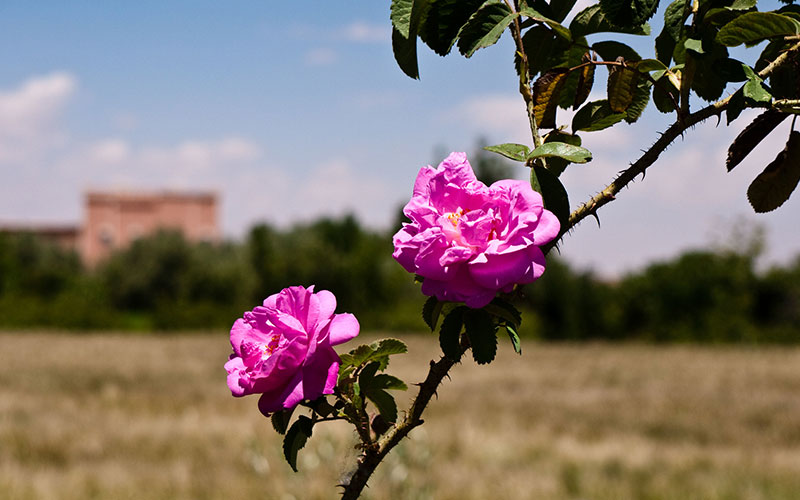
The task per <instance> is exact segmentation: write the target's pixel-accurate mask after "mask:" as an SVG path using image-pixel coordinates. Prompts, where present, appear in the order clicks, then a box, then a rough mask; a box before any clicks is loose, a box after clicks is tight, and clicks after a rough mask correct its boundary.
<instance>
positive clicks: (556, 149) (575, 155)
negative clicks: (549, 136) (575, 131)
mask: <svg viewBox="0 0 800 500" xmlns="http://www.w3.org/2000/svg"><path fill="white" fill-rule="evenodd" d="M551 156H555V157H558V158H563V159H565V160H567V161H570V162H573V163H586V162H589V161H592V153H591V151H589V150H588V149H586V148H582V147H580V146H573V145H572V144H567V143H564V142H546V143H544V144H542V145H541V146H539V147H538V148H536V149H534V150H533V151H531V152H530V153H529V154H528V159H531V158H541V157H545V158H547V157H551Z"/></svg>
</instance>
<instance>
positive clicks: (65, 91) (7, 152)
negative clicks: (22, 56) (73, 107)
mask: <svg viewBox="0 0 800 500" xmlns="http://www.w3.org/2000/svg"><path fill="white" fill-rule="evenodd" d="M76 88H77V80H76V78H75V77H74V76H73V75H71V74H69V73H64V72H58V73H52V74H50V75H45V76H36V77H31V78H29V79H28V80H26V81H24V82H23V83H22V84H21V85H20V86H19V87H17V88H15V89H12V90H9V91H0V163H8V162H24V161H27V160H30V159H31V157H32V156H36V155H38V154H40V153H42V150H43V149H45V148H47V147H49V146H52V145H54V144H55V143H58V142H59V141H60V140H61V139H62V138H63V136H62V135H61V134H59V133H58V130H57V127H56V122H57V120H58V118H59V117H60V115H61V112H62V110H63V108H64V107H65V105H66V104H67V103H68V102H69V100H70V99H71V98H72V96H73V95H74V93H75V90H76Z"/></svg>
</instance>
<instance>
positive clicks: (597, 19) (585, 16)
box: [569, 5, 650, 36]
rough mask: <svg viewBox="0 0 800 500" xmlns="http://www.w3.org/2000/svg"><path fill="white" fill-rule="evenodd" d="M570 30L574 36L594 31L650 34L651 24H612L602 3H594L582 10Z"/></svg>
mask: <svg viewBox="0 0 800 500" xmlns="http://www.w3.org/2000/svg"><path fill="white" fill-rule="evenodd" d="M569 30H570V31H571V32H572V36H586V35H592V34H594V33H627V34H631V35H650V25H648V24H647V23H642V24H640V25H637V26H631V27H628V26H622V27H620V26H615V25H613V24H611V22H610V21H609V20H608V18H607V17H606V15H605V14H604V13H603V11H602V10H601V9H600V5H592V6H590V7H587V8H585V9H583V10H582V11H580V12H579V13H578V14H577V15H576V16H575V18H574V19H573V20H572V22H571V23H570V25H569Z"/></svg>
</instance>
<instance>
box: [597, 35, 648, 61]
mask: <svg viewBox="0 0 800 500" xmlns="http://www.w3.org/2000/svg"><path fill="white" fill-rule="evenodd" d="M592 50H594V51H595V52H597V54H598V55H599V56H600V57H601V58H602V59H603V60H604V61H616V60H617V59H618V58H620V57H621V58H623V59H625V61H628V62H631V61H639V60H640V59H641V58H642V57H641V56H640V55H639V54H638V53H637V52H636V51H635V50H633V49H632V48H630V47H629V46H627V45H625V44H624V43H620V42H615V41H614V40H608V41H605V42H597V43H595V44H593V45H592Z"/></svg>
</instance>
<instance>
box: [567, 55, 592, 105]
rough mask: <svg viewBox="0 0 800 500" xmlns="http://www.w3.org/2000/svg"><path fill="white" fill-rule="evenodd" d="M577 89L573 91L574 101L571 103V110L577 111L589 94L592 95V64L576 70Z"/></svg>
mask: <svg viewBox="0 0 800 500" xmlns="http://www.w3.org/2000/svg"><path fill="white" fill-rule="evenodd" d="M577 73H578V88H577V89H576V90H575V99H574V100H573V101H572V109H578V108H579V107H581V104H583V103H584V102H586V99H588V98H589V94H591V93H592V87H593V86H594V64H588V65H586V66H584V67H583V68H580V69H579V70H577Z"/></svg>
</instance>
